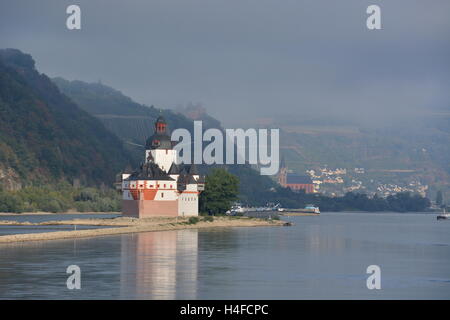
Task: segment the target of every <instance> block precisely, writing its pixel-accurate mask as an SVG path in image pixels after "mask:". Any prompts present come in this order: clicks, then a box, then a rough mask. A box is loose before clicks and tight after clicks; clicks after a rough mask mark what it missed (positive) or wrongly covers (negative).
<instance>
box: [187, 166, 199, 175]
mask: <svg viewBox="0 0 450 320" xmlns="http://www.w3.org/2000/svg"><path fill="white" fill-rule="evenodd" d="M188 173H189V174H192V175H194V174H195V175H198V169H197V166H196V165H195V164H194V163H193V164H191V165H190V167H189V171H188Z"/></svg>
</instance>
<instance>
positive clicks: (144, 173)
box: [126, 162, 174, 181]
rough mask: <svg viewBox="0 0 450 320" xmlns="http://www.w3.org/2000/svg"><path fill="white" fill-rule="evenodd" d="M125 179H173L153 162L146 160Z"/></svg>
mask: <svg viewBox="0 0 450 320" xmlns="http://www.w3.org/2000/svg"><path fill="white" fill-rule="evenodd" d="M126 180H171V181H174V179H172V178H171V177H170V176H169V175H168V174H167V173H165V172H164V171H163V170H161V168H160V167H159V166H158V165H157V164H155V163H153V162H147V163H144V164H143V165H141V168H140V170H139V171H136V172H134V173H133V174H132V175H130V176H129V177H128V178H127V179H126Z"/></svg>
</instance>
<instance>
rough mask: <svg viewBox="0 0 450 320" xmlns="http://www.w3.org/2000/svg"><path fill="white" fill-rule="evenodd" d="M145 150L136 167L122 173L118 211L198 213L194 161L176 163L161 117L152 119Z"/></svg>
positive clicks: (199, 188) (199, 186)
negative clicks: (120, 202) (120, 208)
mask: <svg viewBox="0 0 450 320" xmlns="http://www.w3.org/2000/svg"><path fill="white" fill-rule="evenodd" d="M145 149H146V150H145V161H144V162H143V163H142V165H141V167H140V168H139V170H136V171H134V172H133V173H123V174H122V177H121V180H122V181H121V190H122V199H123V200H122V214H123V215H124V216H130V217H137V218H145V217H150V216H198V198H199V194H200V192H201V191H202V190H204V179H203V177H201V176H200V175H199V174H198V172H197V168H196V166H195V164H192V165H190V166H189V165H183V164H180V165H177V164H176V162H177V161H176V160H177V153H176V150H174V149H173V143H172V141H171V140H170V136H169V132H168V129H167V123H166V121H165V120H164V118H163V117H162V116H160V117H158V119H157V120H156V122H155V132H154V134H153V135H152V136H151V137H150V138H148V140H147V143H146V147H145Z"/></svg>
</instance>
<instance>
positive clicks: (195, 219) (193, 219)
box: [188, 217, 200, 224]
mask: <svg viewBox="0 0 450 320" xmlns="http://www.w3.org/2000/svg"><path fill="white" fill-rule="evenodd" d="M199 221H200V218H199V217H190V218H189V220H188V224H196V223H198V222H199Z"/></svg>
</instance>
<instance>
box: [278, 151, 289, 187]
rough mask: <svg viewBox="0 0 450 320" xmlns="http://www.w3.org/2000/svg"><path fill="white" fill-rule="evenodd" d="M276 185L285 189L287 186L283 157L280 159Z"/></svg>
mask: <svg viewBox="0 0 450 320" xmlns="http://www.w3.org/2000/svg"><path fill="white" fill-rule="evenodd" d="M278 183H279V184H280V185H281V186H283V187H286V185H287V166H286V162H285V161H284V157H281V163H280V171H279V173H278Z"/></svg>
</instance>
